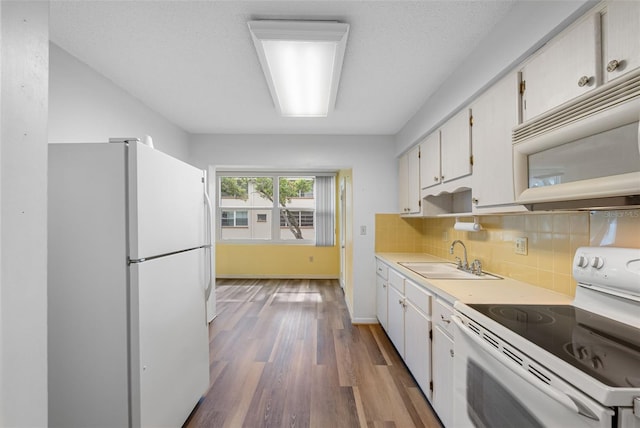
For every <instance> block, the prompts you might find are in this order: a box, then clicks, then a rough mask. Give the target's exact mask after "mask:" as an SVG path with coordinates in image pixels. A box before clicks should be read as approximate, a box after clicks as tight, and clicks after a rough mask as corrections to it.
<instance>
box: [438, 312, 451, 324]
mask: <svg viewBox="0 0 640 428" xmlns="http://www.w3.org/2000/svg"><path fill="white" fill-rule="evenodd" d="M440 319H441V320H442V322H445V323H447V324H449V323H450V322H451V320H448V319H446V318H445V317H444V315H442V314H440Z"/></svg>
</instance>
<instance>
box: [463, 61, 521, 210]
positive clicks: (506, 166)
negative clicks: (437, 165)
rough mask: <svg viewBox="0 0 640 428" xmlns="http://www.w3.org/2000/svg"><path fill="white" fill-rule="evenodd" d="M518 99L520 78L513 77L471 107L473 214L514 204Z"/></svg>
mask: <svg viewBox="0 0 640 428" xmlns="http://www.w3.org/2000/svg"><path fill="white" fill-rule="evenodd" d="M518 98H519V97H518V75H517V73H511V74H509V75H507V76H506V77H504V78H503V79H502V80H500V81H499V82H498V83H496V84H495V85H493V86H492V87H491V88H489V90H487V92H485V93H484V94H482V95H481V96H480V98H478V99H477V100H476V101H475V102H474V103H473V105H472V107H473V127H472V128H471V129H472V138H473V187H472V189H473V190H472V197H473V199H472V200H473V209H474V210H475V209H476V208H480V207H487V206H496V205H505V204H511V203H513V202H514V191H513V162H512V151H511V145H512V144H511V130H512V129H513V127H514V126H516V125H517V124H518Z"/></svg>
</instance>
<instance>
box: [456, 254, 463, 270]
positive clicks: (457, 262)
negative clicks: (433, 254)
mask: <svg viewBox="0 0 640 428" xmlns="http://www.w3.org/2000/svg"><path fill="white" fill-rule="evenodd" d="M456 265H457V267H458V269H461V268H462V260H461V259H460V257H458V256H456Z"/></svg>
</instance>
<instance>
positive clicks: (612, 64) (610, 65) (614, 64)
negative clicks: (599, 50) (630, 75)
mask: <svg viewBox="0 0 640 428" xmlns="http://www.w3.org/2000/svg"><path fill="white" fill-rule="evenodd" d="M619 66H620V63H619V62H618V60H617V59H612V60H611V61H609V63H608V64H607V71H608V72H609V73H611V72H612V71H615V69H616V68H618V67H619Z"/></svg>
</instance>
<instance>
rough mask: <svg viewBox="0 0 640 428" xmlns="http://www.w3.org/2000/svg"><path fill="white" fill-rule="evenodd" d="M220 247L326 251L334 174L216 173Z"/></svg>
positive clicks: (332, 233)
mask: <svg viewBox="0 0 640 428" xmlns="http://www.w3.org/2000/svg"><path fill="white" fill-rule="evenodd" d="M218 189H219V192H218V195H219V198H218V201H217V209H218V213H219V216H218V218H219V219H220V221H219V223H218V227H217V229H218V239H219V240H221V241H236V242H243V241H271V242H281V243H282V242H296V243H309V244H316V245H321V246H332V245H334V241H335V174H299V173H298V174H283V173H255V174H254V173H251V174H248V173H247V172H243V173H219V174H218Z"/></svg>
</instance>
